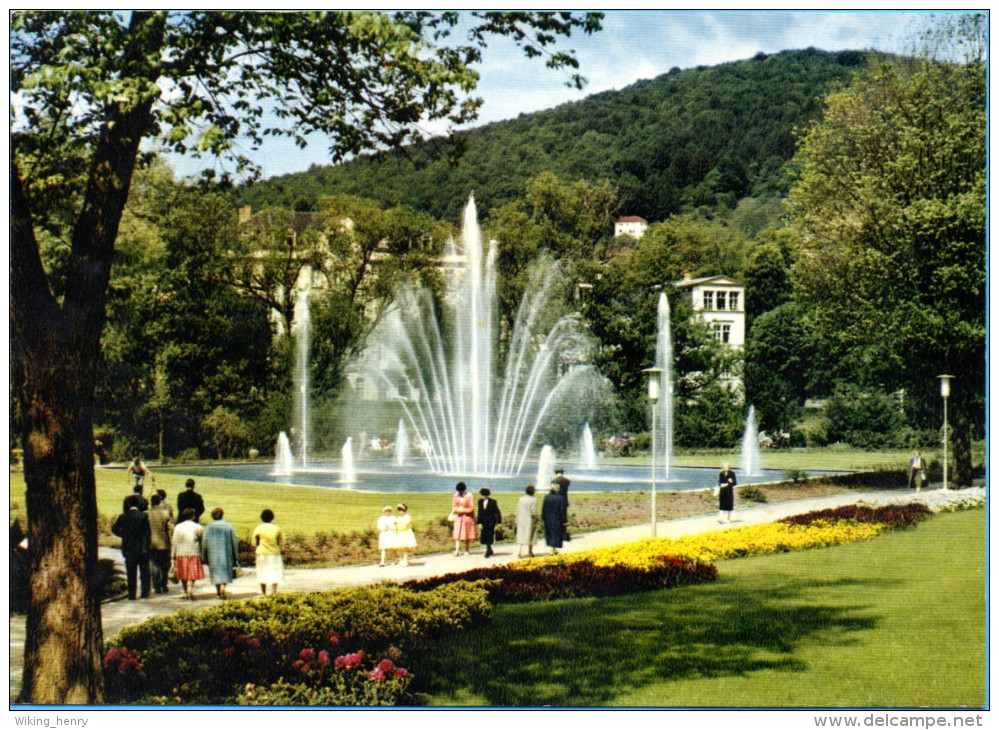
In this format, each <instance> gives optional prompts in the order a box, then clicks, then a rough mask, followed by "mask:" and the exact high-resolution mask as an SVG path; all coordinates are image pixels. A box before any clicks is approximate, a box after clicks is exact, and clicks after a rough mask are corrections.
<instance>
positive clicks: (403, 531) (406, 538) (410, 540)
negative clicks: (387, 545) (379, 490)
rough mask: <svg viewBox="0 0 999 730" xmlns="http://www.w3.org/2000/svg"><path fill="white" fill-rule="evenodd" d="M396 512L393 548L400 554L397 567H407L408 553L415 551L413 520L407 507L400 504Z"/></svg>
mask: <svg viewBox="0 0 999 730" xmlns="http://www.w3.org/2000/svg"><path fill="white" fill-rule="evenodd" d="M396 510H397V511H398V512H399V514H398V516H397V517H396V518H395V548H396V550H398V551H400V552H401V553H402V557H401V558H399V565H402V566H403V567H405V566H407V565H409V551H410V550H415V549H416V533H415V532H413V518H412V517H411V516H410V514H409V507H407V506H406V505H404V504H400V505H398V506H397V507H396Z"/></svg>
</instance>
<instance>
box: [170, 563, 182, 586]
mask: <svg viewBox="0 0 999 730" xmlns="http://www.w3.org/2000/svg"><path fill="white" fill-rule="evenodd" d="M167 580H169V581H170V582H171V583H180V579H179V578H178V577H177V563H170V570H168V571H167Z"/></svg>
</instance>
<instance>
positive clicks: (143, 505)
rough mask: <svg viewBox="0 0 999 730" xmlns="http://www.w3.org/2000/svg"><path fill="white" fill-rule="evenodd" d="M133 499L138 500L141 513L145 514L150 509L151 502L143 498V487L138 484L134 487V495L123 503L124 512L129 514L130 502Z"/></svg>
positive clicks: (126, 498)
mask: <svg viewBox="0 0 999 730" xmlns="http://www.w3.org/2000/svg"><path fill="white" fill-rule="evenodd" d="M133 497H134V498H137V499H138V502H136V504H137V505H138V507H139V511H141V512H145V511H146V510H147V509H149V500H148V499H146V498H145V497H143V496H142V485H141V484H136V485H135V486H134V487H132V493H131V494H130V495H128V496H127V497H125V499H123V500H122V501H121V511H122V512H128V500H130V499H132V498H133Z"/></svg>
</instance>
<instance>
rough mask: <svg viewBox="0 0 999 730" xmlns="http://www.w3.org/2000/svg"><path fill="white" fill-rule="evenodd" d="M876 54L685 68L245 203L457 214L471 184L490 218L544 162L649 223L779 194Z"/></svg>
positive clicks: (327, 169)
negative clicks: (344, 200)
mask: <svg viewBox="0 0 999 730" xmlns="http://www.w3.org/2000/svg"><path fill="white" fill-rule="evenodd" d="M865 63H866V57H865V55H864V54H863V53H861V52H858V51H841V52H837V53H829V52H824V51H818V50H815V49H807V50H802V51H784V52H781V53H778V54H774V55H770V56H767V55H766V54H762V53H760V54H757V55H756V56H755V57H753V58H751V59H748V60H745V61H738V62H733V63H726V64H722V65H718V66H711V67H705V66H702V67H698V68H693V69H688V70H685V71H681V70H680V69H678V68H674V69H672V70H671V71H670V72H669V73H667V74H664V75H662V76H659V77H658V78H655V79H652V80H647V81H639V82H638V83H635V84H633V85H631V86H629V87H627V88H625V89H622V90H620V91H607V92H603V93H599V94H594V95H592V96H590V97H587V98H586V99H584V100H582V101H578V102H573V103H568V104H563V105H561V106H558V107H556V108H554V109H550V110H546V111H542V112H535V113H532V114H521V115H520V116H519V117H518V118H516V119H511V120H507V121H503V122H497V123H493V124H488V125H485V126H482V127H479V128H476V129H472V130H469V131H467V132H464V133H462V135H461V138H462V142H463V143H464V144H466V145H467V149H466V150H465V153H464V155H463V156H462V157H461V159H460V161H459V163H458V164H457V165H456V166H451V165H449V164H448V162H447V161H446V160H443V159H431V158H430V157H429V156H428V155H427V154H426V150H423V149H409V150H407V152H406V154H396V155H394V156H391V157H389V158H388V159H385V158H382V159H375V158H362V159H358V160H354V161H351V162H349V163H346V164H343V165H340V166H337V167H333V166H322V167H320V166H318V165H314V166H312V167H311V168H310V169H309V170H308V171H305V172H301V173H295V174H291V175H283V176H280V177H275V178H271V179H269V180H265V181H261V182H258V183H255V184H253V185H250V186H247V187H244V188H241V189H240V190H239V198H240V202H241V203H243V204H250V205H252V206H253V207H254V208H260V207H263V206H267V205H276V206H283V207H289V208H291V207H298V208H300V209H301V208H305V209H308V208H309V207H310V206H311V205H313V204H314V203H315V201H316V199H317V198H318V197H319V196H322V195H328V194H331V193H347V194H353V195H359V196H363V197H367V198H373V199H375V200H378V201H380V202H381V203H382V204H384V205H386V206H388V205H408V206H411V207H413V208H416V209H418V210H422V211H425V212H428V213H431V214H432V215H434V216H436V217H438V218H444V219H450V220H456V219H457V218H458V215H459V211H460V209H461V207H462V205H463V204H464V202H465V200H467V198H468V194H469V192H472V191H474V193H475V196H476V199H477V202H478V205H479V210H480V211H482V212H483V213H486V212H488V211H489V210H490V209H491V208H493V207H496V206H499V205H502V204H503V203H506V202H508V201H510V200H512V199H514V198H517V197H520V196H522V195H523V192H524V185H525V182H526V181H527V180H528V179H530V178H532V177H534V176H536V175H538V174H539V173H541V172H545V171H550V172H553V173H555V174H556V175H557V176H558V177H561V178H565V179H575V178H585V179H587V180H591V181H595V180H599V179H608V180H610V181H611V182H612V183H614V184H615V185H616V186H617V187H618V189H619V192H620V195H621V197H622V199H623V200H624V201H625V209H626V212H627V213H628V214H634V215H641V216H643V217H645V218H647V219H649V220H662V219H664V218H665V217H667V216H668V215H670V214H672V213H676V212H678V211H680V210H685V209H688V210H689V209H691V208H696V207H699V206H710V207H715V206H717V205H719V204H721V205H727V206H734V205H735V202H736V200H738V199H740V198H743V197H747V196H748V197H782V196H783V195H784V194H785V192H786V190H787V186H788V179H787V175H786V171H785V170H784V164H785V163H786V162H787V161H788V160H789V159H790V158H791V156H792V154H793V152H794V144H795V136H794V129H795V128H796V127H799V126H801V125H802V124H803V123H804V122H806V121H807V120H809V119H812V118H813V117H814V116H815V115H816V114H817V112H818V110H819V109H820V105H821V100H822V97H823V96H824V95H825V94H826V93H827V92H828V91H829V90H830V89H831V88H832V87H833V86H834V85H835V84H837V83H841V82H844V81H845V80H846V79H847V78H848V76H849V75H850V74H851V73H852V72H853V71H854V70H856V69H857V68H859V67H861V66H863V65H865ZM584 71H585V69H584ZM539 73H540V71H539Z"/></svg>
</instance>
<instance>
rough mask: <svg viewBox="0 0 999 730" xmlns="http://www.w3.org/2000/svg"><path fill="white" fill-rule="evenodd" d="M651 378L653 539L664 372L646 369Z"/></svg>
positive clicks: (653, 532)
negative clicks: (659, 404)
mask: <svg viewBox="0 0 999 730" xmlns="http://www.w3.org/2000/svg"><path fill="white" fill-rule="evenodd" d="M642 372H643V373H648V376H649V403H651V404H652V537H655V536H656V402H657V401H658V400H659V384H660V382H661V381H662V376H663V371H662V370H661V369H660V368H645V370H643V371H642Z"/></svg>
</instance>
